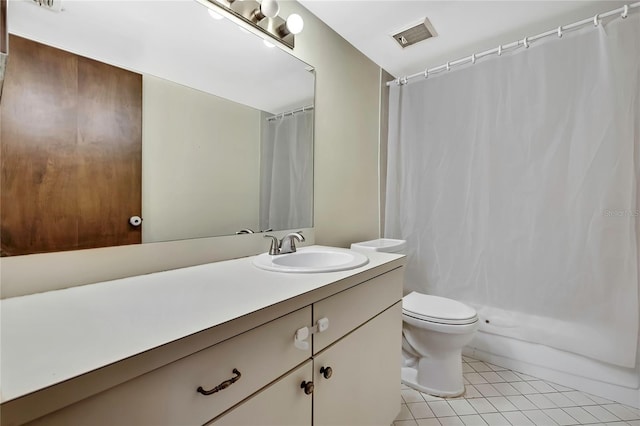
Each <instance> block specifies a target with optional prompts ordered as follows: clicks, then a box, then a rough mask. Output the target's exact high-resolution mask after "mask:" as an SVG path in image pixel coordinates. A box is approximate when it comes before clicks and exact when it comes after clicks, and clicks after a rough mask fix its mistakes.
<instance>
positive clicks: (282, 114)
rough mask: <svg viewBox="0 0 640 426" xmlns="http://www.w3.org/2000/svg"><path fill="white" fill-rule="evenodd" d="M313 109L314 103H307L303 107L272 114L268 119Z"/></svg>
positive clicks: (276, 118)
mask: <svg viewBox="0 0 640 426" xmlns="http://www.w3.org/2000/svg"><path fill="white" fill-rule="evenodd" d="M312 109H313V105H307V106H304V107H302V108H298V109H293V110H291V111H286V112H281V113H280V114H276V115H272V116H271V117H267V121H274V120H279V119H281V118H284V117H287V116H289V115H293V114H296V113H298V112H305V111H311V110H312Z"/></svg>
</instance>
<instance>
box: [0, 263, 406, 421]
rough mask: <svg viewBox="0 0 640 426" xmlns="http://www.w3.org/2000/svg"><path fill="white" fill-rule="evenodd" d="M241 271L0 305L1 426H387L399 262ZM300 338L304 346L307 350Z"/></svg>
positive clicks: (187, 271)
mask: <svg viewBox="0 0 640 426" xmlns="http://www.w3.org/2000/svg"><path fill="white" fill-rule="evenodd" d="M367 256H368V257H369V262H368V263H367V264H366V265H364V266H361V267H358V268H356V269H352V270H348V271H341V272H329V273H317V274H300V273H294V274H291V273H280V272H271V271H265V270H261V269H258V268H256V267H255V266H254V265H253V264H252V258H251V257H249V258H242V259H235V260H229V261H223V262H217V263H211V264H207V265H200V266H195V267H190V268H183V269H178V270H173V271H166V272H160V273H154V274H149V275H143V276H138V277H131V278H126V279H120V280H115V281H110V282H103V283H97V284H92V285H86V286H81V287H75V288H71V289H66V290H58V291H52V292H46V293H40V294H34V295H30V296H24V297H16V298H11V299H6V300H3V301H2V387H1V391H2V406H1V416H2V424H3V425H5V426H6V425H16V424H23V423H29V424H34V425H36V424H38V425H39V424H42V425H73V424H92V425H100V424H105V425H114V424H118V425H134V424H135V425H145V424H147V425H176V424H180V425H187V424H194V425H195V424H206V423H209V422H211V423H213V424H216V425H231V424H236V425H248V424H260V425H268V424H273V425H276V424H277V425H285V424H292V425H303V424H313V425H330V424H350V425H357V424H363V425H364V424H366V425H374V424H381V425H389V424H390V423H391V422H392V421H393V420H394V418H395V417H396V415H397V413H398V411H399V409H400V345H401V343H400V340H401V326H402V322H401V303H400V301H401V298H402V282H403V273H404V270H403V269H404V268H403V265H404V257H403V256H400V255H395V254H387V253H375V252H373V253H370V254H367ZM307 335H308V336H307Z"/></svg>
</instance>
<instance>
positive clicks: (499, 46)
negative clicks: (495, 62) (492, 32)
mask: <svg viewBox="0 0 640 426" xmlns="http://www.w3.org/2000/svg"><path fill="white" fill-rule="evenodd" d="M501 55H502V45H501V44H499V45H498V56H501Z"/></svg>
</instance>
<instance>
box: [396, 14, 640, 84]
mask: <svg viewBox="0 0 640 426" xmlns="http://www.w3.org/2000/svg"><path fill="white" fill-rule="evenodd" d="M637 7H640V2H636V3H632V4H626V5H624V6H623V7H620V8H618V9H614V10H611V11H609V12H605V13H598V14H596V15H595V16H594V17H593V18H588V19H583V20H582V21H578V22H574V23H573V24H569V25H561V26H559V27H558V28H557V29H555V30H549V31H547V32H544V33H541V34H538V35H534V36H530V37H525V38H524V39H522V40H518V41H514V42H512V43H509V44H505V45H502V44H501V45H499V46H498V47H496V48H493V49H489V50H485V51H484V52H480V53H474V54H473V55H471V56H467V57H464V58H460V59H457V60H455V61H451V62H447V63H446V64H443V65H439V66H437V67H434V68H427V69H426V70H424V71H422V72H418V73H415V74H412V75H409V76H404V77H398V78H396V79H394V80H390V81H387V86H391V85H392V84H394V83H395V84H397V85H398V86H402V85H404V84H408V83H409V80H413V79H415V78H417V77H423V78H429V75H430V74H432V73H439V72H442V71H445V70H446V71H449V70H450V69H451V67H454V66H457V65H462V64H466V63H469V62H471V63H472V64H475V63H476V61H477V60H478V59H480V58H483V57H485V56H489V55H493V54H498V56H500V55H502V52H504V51H506V50H509V49H515V48H518V47H520V46H524V47H526V48H528V47H529V44H530V43H531V42H532V41H536V40H539V39H541V38H544V37H548V36H551V35H557V36H558V37H562V33H563V31H569V30H573V29H576V28H579V27H582V26H584V25H588V24H593V25H594V26H596V27H597V26H598V25H599V24H600V20H602V19H604V18H608V17H610V16H613V15H617V14H620V16H621V17H622V18H623V19H624V18H626V17H627V15H628V14H629V9H634V8H637Z"/></svg>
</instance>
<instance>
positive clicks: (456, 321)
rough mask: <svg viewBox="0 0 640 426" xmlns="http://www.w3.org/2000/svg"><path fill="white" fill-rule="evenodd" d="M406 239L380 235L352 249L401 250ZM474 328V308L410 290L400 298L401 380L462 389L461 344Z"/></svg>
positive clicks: (428, 388) (429, 388)
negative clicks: (379, 237)
mask: <svg viewBox="0 0 640 426" xmlns="http://www.w3.org/2000/svg"><path fill="white" fill-rule="evenodd" d="M405 247H406V242H405V241H404V240H393V239H388V238H381V239H377V240H371V241H364V242H361V243H354V244H352V245H351V249H352V250H356V251H362V252H365V253H366V252H367V251H382V252H387V253H404V250H405ZM477 329H478V315H477V313H476V311H475V309H473V308H471V307H470V306H467V305H465V304H464V303H461V302H457V301H455V300H452V299H447V298H445V297H438V296H430V295H426V294H422V293H418V292H415V291H414V292H412V293H409V294H407V295H406V296H404V297H403V298H402V336H403V339H402V358H403V366H402V383H404V384H406V385H407V386H409V387H411V388H414V389H417V390H419V391H421V392H425V393H428V394H431V395H436V396H444V397H453V396H458V395H461V394H463V393H464V383H463V380H462V359H461V356H462V347H463V346H464V345H466V344H467V343H469V341H471V338H472V337H473V333H475V331H476V330H477Z"/></svg>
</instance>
